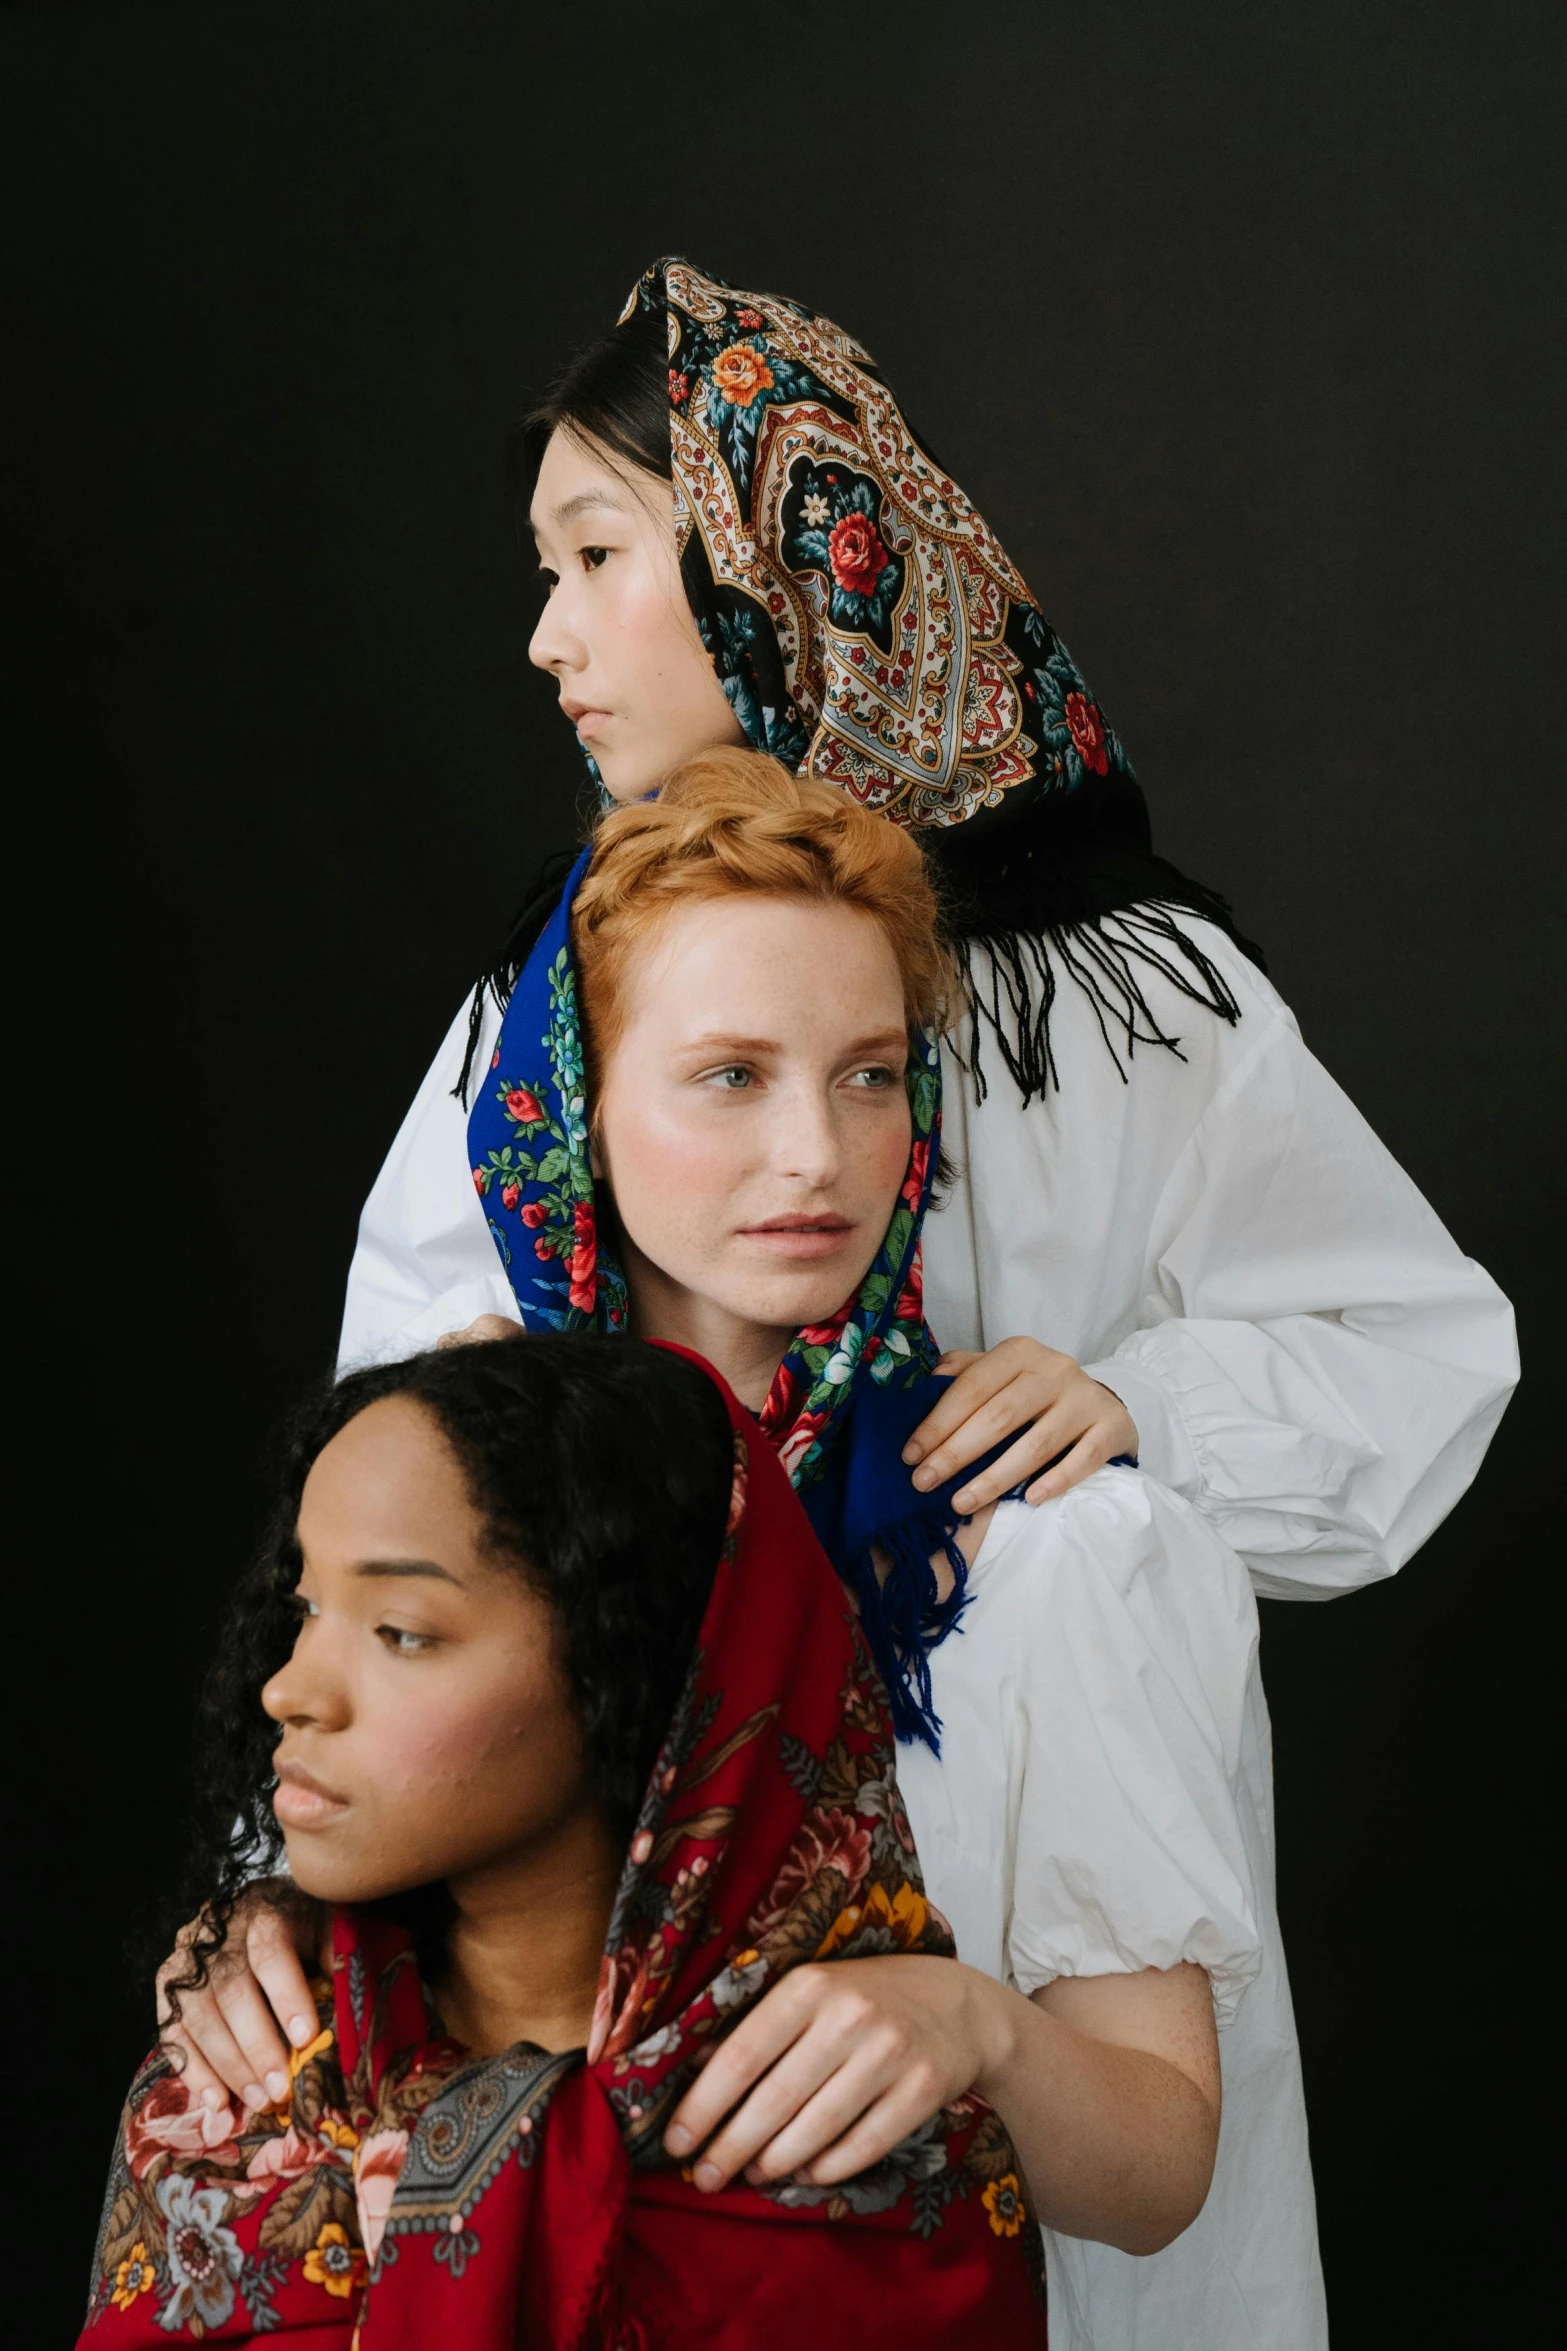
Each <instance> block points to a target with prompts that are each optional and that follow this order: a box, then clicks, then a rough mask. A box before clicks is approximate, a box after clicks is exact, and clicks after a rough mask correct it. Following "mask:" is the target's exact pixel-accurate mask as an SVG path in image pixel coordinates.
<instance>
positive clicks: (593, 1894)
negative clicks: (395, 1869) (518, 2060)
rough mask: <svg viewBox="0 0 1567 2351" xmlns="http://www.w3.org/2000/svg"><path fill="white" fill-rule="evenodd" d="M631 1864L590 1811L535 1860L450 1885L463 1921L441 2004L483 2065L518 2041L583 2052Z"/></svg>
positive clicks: (502, 1865) (471, 1874)
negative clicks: (607, 1939) (608, 1935)
mask: <svg viewBox="0 0 1567 2351" xmlns="http://www.w3.org/2000/svg"><path fill="white" fill-rule="evenodd" d="M622 1858H623V1857H622V1853H621V1850H620V1847H619V1846H618V1845H617V1844H616V1843H615V1842H614V1840H613V1839H612V1838H611V1836H610V1833H609V1830H608V1829H607V1828H606V1827H605V1825H604V1823H603V1822H602V1821H601V1820H600V1819H599V1818H598V1816H597V1814H596V1813H593V1812H590V1811H588V1810H586V1809H584V1810H583V1811H581V1812H579V1813H576V1814H573V1815H571V1816H570V1817H568V1819H567V1820H565V1821H563V1822H562V1823H560V1824H559V1826H558V1827H557V1828H556V1829H554V1830H553V1831H552V1832H551V1833H550V1834H549V1835H548V1837H547V1838H546V1839H544V1840H543V1841H541V1842H537V1843H534V1844H532V1845H530V1846H529V1848H528V1849H527V1851H526V1852H524V1853H521V1854H514V1855H510V1856H508V1857H507V1858H505V1859H504V1860H500V1861H495V1862H491V1863H488V1864H486V1865H485V1866H484V1867H483V1868H481V1869H476V1870H469V1871H467V1872H466V1873H465V1874H464V1875H462V1876H460V1877H454V1878H451V1879H449V1880H448V1881H447V1886H448V1891H449V1892H450V1894H451V1897H452V1901H453V1904H454V1906H455V1910H456V1915H455V1917H454V1918H453V1921H452V1924H451V1927H450V1930H449V1932H448V1935H447V1944H446V1965H445V1970H444V1973H443V1975H442V1979H441V1982H440V1983H439V1985H438V1986H437V1987H436V1995H437V2002H438V2005H439V2007H440V2011H441V2017H442V2021H443V2022H444V2024H445V2026H446V2029H447V2031H448V2032H450V2033H451V2034H452V2036H453V2037H454V2038H455V2039H456V2040H459V2041H461V2042H463V2043H464V2044H465V2046H466V2047H468V2048H470V2049H472V2050H473V2051H474V2052H475V2053H476V2054H477V2055H478V2056H481V2057H493V2056H496V2055H498V2054H499V2052H500V2051H501V2050H503V2049H510V2048H511V2047H512V2046H513V2044H514V2043H515V2042H518V2041H532V2042H534V2043H536V2045H537V2046H538V2047H539V2048H541V2049H550V2050H555V2049H580V2048H581V2047H583V2045H584V2044H585V2043H586V2041H587V2038H588V2032H589V2028H590V2026H591V2024H592V2021H593V2002H594V1999H595V1996H596V1994H597V1991H598V1979H599V1962H600V1960H601V1959H602V1957H603V1952H604V1934H605V1930H606V1928H607V1927H608V1925H609V1914H610V1910H611V1908H612V1906H613V1903H614V1899H615V1888H616V1884H617V1882H618V1879H619V1875H620V1866H621V1860H622Z"/></svg>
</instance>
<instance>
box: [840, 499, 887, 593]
mask: <svg viewBox="0 0 1567 2351" xmlns="http://www.w3.org/2000/svg"><path fill="white" fill-rule="evenodd" d="M827 560H828V561H829V563H830V564H831V565H832V576H833V578H834V579H835V580H836V581H837V583H838V585H839V587H840V588H842V589H844V591H845V592H846V593H847V594H849V595H851V596H870V595H874V593H875V590H876V582H877V581H878V580H879V579H880V578H881V575H882V573H883V572H884V571H885V570H886V568H887V565H888V562H889V561H890V558H889V556H888V553H887V550H886V548H885V547H884V546H883V545H882V543H881V533H880V532H879V531H878V530H877V528H876V525H875V524H874V523H873V522H872V521H871V518H870V516H869V515H868V514H846V515H845V516H844V517H843V520H842V521H841V522H835V523H834V524H833V527H832V530H831V533H830V534H829V537H828V540H827Z"/></svg>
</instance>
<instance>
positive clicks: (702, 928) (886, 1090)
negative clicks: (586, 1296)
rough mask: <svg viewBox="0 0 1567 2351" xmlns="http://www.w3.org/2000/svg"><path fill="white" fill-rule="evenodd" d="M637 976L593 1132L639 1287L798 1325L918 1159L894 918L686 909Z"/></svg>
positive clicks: (834, 907) (675, 915)
mask: <svg viewBox="0 0 1567 2351" xmlns="http://www.w3.org/2000/svg"><path fill="white" fill-rule="evenodd" d="M622 984H623V987H624V991H625V994H624V1003H623V1007H622V1009H623V1012H624V1016H625V1019H624V1026H623V1028H622V1030H621V1033H620V1036H619V1038H618V1040H617V1042H616V1044H615V1047H614V1050H613V1052H612V1053H611V1055H610V1056H609V1059H608V1063H607V1066H606V1067H605V1069H604V1070H603V1072H602V1074H601V1078H600V1096H599V1100H600V1109H599V1120H598V1125H597V1127H596V1129H595V1139H596V1143H597V1147H598V1150H599V1154H600V1160H601V1164H602V1167H603V1172H604V1174H605V1176H606V1178H607V1180H608V1183H609V1186H610V1189H611V1192H612V1193H613V1196H614V1202H615V1209H616V1213H617V1216H618V1218H619V1221H620V1226H621V1230H622V1234H623V1236H624V1240H625V1242H626V1244H627V1250H626V1255H627V1273H628V1276H629V1278H630V1280H631V1284H632V1294H633V1300H634V1302H638V1301H639V1300H642V1301H651V1302H653V1303H655V1304H656V1303H657V1301H658V1295H659V1293H660V1291H662V1293H663V1295H664V1297H665V1298H666V1299H669V1298H670V1297H671V1294H672V1293H674V1292H685V1293H687V1294H688V1295H689V1296H691V1297H694V1298H696V1299H698V1300H700V1301H701V1302H702V1303H703V1304H704V1305H705V1306H707V1307H708V1308H717V1309H719V1310H720V1311H721V1312H723V1313H725V1314H727V1315H729V1316H732V1317H734V1318H735V1319H736V1320H737V1321H739V1322H741V1323H744V1324H748V1325H753V1326H765V1327H766V1328H767V1329H768V1330H770V1331H778V1332H782V1333H784V1334H792V1333H793V1332H794V1331H795V1330H797V1329H799V1328H800V1327H802V1326H803V1325H805V1324H807V1323H816V1322H821V1321H824V1320H825V1319H826V1317H827V1316H829V1315H830V1314H832V1313H834V1312H835V1311H836V1309H837V1308H838V1307H840V1306H841V1305H842V1304H843V1302H844V1300H845V1299H846V1298H848V1297H850V1296H852V1295H853V1293H854V1291H855V1290H856V1289H857V1288H858V1286H859V1284H860V1283H861V1281H863V1279H864V1277H865V1275H866V1273H867V1271H868V1270H869V1268H870V1265H871V1262H872V1260H873V1258H874V1257H875V1255H876V1252H877V1250H878V1249H879V1248H880V1246H881V1243H882V1240H883V1237H884V1235H885V1233H886V1230H887V1224H888V1221H889V1219H890V1217H891V1215H892V1210H893V1207H894V1205H895V1203H896V1201H897V1197H898V1191H899V1188H900V1186H901V1184H902V1182H903V1177H904V1172H905V1169H906V1167H907V1164H908V1156H909V1141H910V1120H909V1104H908V1096H907V1094H906V1092H905V1090H904V1083H903V1073H904V1067H905V1064H906V1062H907V1060H908V1051H909V1046H908V1032H907V1029H906V1027H905V1021H904V1007H903V989H902V983H901V979H900V976H899V971H898V965H897V960H896V958H895V956H894V955H893V952H892V949H891V947H890V945H889V944H888V941H887V937H886V934H885V932H884V931H883V930H882V928H881V925H880V924H879V923H878V922H877V921H876V920H875V918H874V917H873V916H871V915H868V914H864V913H862V912H861V911H860V910H859V909H858V908H857V907H853V906H846V905H842V904H839V903H822V902H819V901H815V900H810V899H803V898H769V897H763V896H760V895H757V894H755V893H745V894H742V895H737V896H735V897H732V898H723V899H718V900H715V901H713V902H712V903H710V904H706V905H692V906H682V907H678V908H676V909H675V910H674V911H673V912H671V913H669V914H668V915H666V916H665V917H664V918H663V919H662V921H661V922H660V924H659V926H658V927H657V929H656V930H654V931H653V932H652V933H651V934H650V936H649V937H648V938H647V939H646V940H645V941H643V942H642V943H641V944H639V946H638V947H637V948H636V949H635V950H634V951H633V953H632V955H631V956H630V957H629V958H628V960H627V964H626V969H625V973H624V978H623V983H622ZM643 1311H644V1312H645V1311H646V1309H645V1306H644V1307H643Z"/></svg>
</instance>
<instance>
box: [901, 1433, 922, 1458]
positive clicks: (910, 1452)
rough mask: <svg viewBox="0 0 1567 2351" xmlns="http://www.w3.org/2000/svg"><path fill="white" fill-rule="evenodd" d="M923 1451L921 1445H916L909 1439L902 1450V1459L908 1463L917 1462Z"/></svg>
mask: <svg viewBox="0 0 1567 2351" xmlns="http://www.w3.org/2000/svg"><path fill="white" fill-rule="evenodd" d="M924 1450H925V1448H924V1446H923V1445H916V1444H915V1443H914V1441H913V1439H912V1438H911V1439H910V1441H909V1443H908V1444H907V1445H905V1446H904V1448H903V1458H904V1460H905V1461H908V1462H915V1461H918V1459H919V1457H920V1455H921V1453H923V1451H924Z"/></svg>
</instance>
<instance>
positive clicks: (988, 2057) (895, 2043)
mask: <svg viewBox="0 0 1567 2351" xmlns="http://www.w3.org/2000/svg"><path fill="white" fill-rule="evenodd" d="M998 1996H999V1998H1000V1999H1001V2000H1003V2001H1004V2000H1006V1999H1007V1998H1009V1997H1015V1995H1008V1994H1007V1993H1005V1992H1004V1991H1003V1990H1002V1987H1001V1986H1000V1985H999V1984H994V1983H992V1982H991V1980H990V1978H989V1977H988V1976H984V1975H981V1974H980V1973H979V1972H978V1970H977V1969H975V1968H971V1967H965V1966H963V1965H962V1963H961V1962H960V1961H958V1960H955V1959H942V1958H935V1957H930V1958H927V1957H924V1956H921V1955H918V1954H914V1953H907V1954H905V1953H899V1954H896V1955H894V1956H891V1957H888V1958H884V1959H844V1960H832V1961H828V1962H824V1963H811V1964H808V1965H806V1966H804V1967H797V1968H794V1969H792V1970H791V1972H790V1973H789V1974H788V1975H786V1976H785V1977H784V1978H783V1980H782V1981H781V1982H780V1983H777V1984H775V1985H774V1986H773V1987H772V1989H771V1990H770V1991H769V1992H768V1993H767V1994H766V1996H765V1997H764V1998H763V1999H761V2000H760V2001H758V2003H757V2005H756V2007H755V2008H753V2009H752V2011H751V2013H750V2014H749V2015H748V2016H746V2017H744V2018H743V2019H742V2020H741V2022H740V2023H739V2024H738V2025H737V2026H736V2027H735V2029H734V2031H733V2032H732V2033H731V2034H730V2035H729V2037H728V2039H727V2040H726V2041H724V2042H723V2043H722V2044H721V2045H720V2047H719V2049H718V2051H717V2053H716V2055H715V2056H714V2057H713V2058H712V2059H711V2060H710V2062H709V2063H708V2064H707V2065H705V2066H704V2067H703V2069H702V2071H701V2073H700V2074H699V2075H698V2077H697V2079H696V2081H695V2083H694V2084H693V2085H692V2087H691V2088H690V2089H689V2090H688V2091H687V2092H686V2095H685V2097H684V2098H683V2099H682V2100H681V2102H680V2104H679V2105H678V2106H677V2107H676V2109H675V2111H674V2113H673V2115H672V2116H671V2117H670V2120H669V2124H668V2126H667V2128H666V2130H665V2133H664V2146H665V2149H666V2151H667V2152H668V2153H669V2154H670V2155H673V2156H675V2157H676V2158H677V2159H679V2160H680V2161H682V2162H683V2161H685V2160H686V2158H687V2157H688V2156H690V2155H691V2153H692V2150H693V2149H700V2150H701V2153H700V2155H699V2156H698V2157H697V2158H696V2161H695V2164H694V2169H693V2173H692V2176H693V2178H694V2179H695V2181H696V2184H697V2186H698V2187H699V2188H703V2189H709V2190H711V2189H717V2188H722V2187H727V2185H728V2184H729V2182H730V2181H731V2180H732V2179H733V2178H735V2176H736V2175H737V2173H741V2172H743V2173H744V2174H745V2177H746V2178H747V2180H749V2181H750V2182H751V2184H752V2185H753V2186H759V2185H761V2184H763V2183H764V2182H766V2181H771V2180H783V2179H791V2178H799V2179H801V2180H803V2181H805V2182H808V2183H809V2184H810V2185H811V2186H813V2187H831V2186H835V2185H836V2184H837V2182H838V2181H840V2180H846V2179H851V2178H852V2177H853V2176H854V2174H855V2173H856V2172H861V2171H865V2170H868V2169H869V2168H870V2166H871V2165H872V2164H875V2163H879V2162H880V2161H881V2159H882V2157H883V2156H884V2155H886V2154H888V2153H889V2152H890V2150H891V2149H892V2148H894V2147H896V2146H897V2144H898V2142H899V2141H900V2140H901V2139H906V2138H907V2137H908V2135H909V2133H910V2132H911V2131H915V2130H918V2129H919V2127H920V2125H921V2124H922V2123H925V2122H928V2121H929V2120H930V2118H931V2116H932V2115H933V2114H939V2113H940V2111H941V2109H942V2108H943V2107H944V2106H947V2105H950V2104H951V2103H952V2101H953V2100H954V2099H955V2098H960V2097H962V2095H963V2093H964V2092H965V2091H966V2090H968V2089H970V2088H971V2087H972V2086H973V2084H974V2083H975V2082H976V2081H978V2080H979V2078H980V2077H981V2075H982V2074H984V2073H985V2072H986V2071H987V2070H989V2069H990V2068H991V2067H992V2066H993V2065H994V2064H995V2063H996V2060H997V2049H996V2047H995V2045H994V2044H995V2043H996V2040H997V2033H998V2024H997V1998H998ZM726 2118H727V2119H726Z"/></svg>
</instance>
